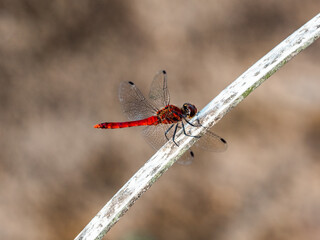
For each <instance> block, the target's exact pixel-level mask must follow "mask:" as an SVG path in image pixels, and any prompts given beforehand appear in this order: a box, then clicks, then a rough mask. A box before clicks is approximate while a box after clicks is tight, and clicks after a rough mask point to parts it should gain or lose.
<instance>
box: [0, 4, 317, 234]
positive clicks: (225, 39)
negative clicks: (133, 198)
mask: <svg viewBox="0 0 320 240" xmlns="http://www.w3.org/2000/svg"><path fill="white" fill-rule="evenodd" d="M319 9H320V4H319V3H316V1H313V0H306V1H303V3H302V1H300V0H293V1H288V0H284V1H264V2H262V1H261V2H257V1H253V0H246V1H241V2H240V1H234V0H227V1H223V2H221V1H219V2H218V1H216V2H214V1H211V2H207V1H198V2H196V1H194V2H192V1H143V2H142V1H130V2H129V1H126V2H124V1H116V0H114V1H106V0H105V1H102V0H80V1H62V0H58V1H43V0H31V1H30V0H29V1H26V0H20V1H18V0H2V1H0V83H1V88H0V107H1V115H0V123H1V128H0V136H1V137H0V239H10V240H11V239H12V240H15V239H24V240H29V239H30V240H31V239H32V240H34V239H48V240H51V239H52V240H53V239H72V238H74V237H75V236H76V235H77V234H78V233H79V232H80V231H81V230H82V228H83V227H84V226H85V225H86V224H87V223H88V221H89V220H90V219H91V218H92V217H93V216H94V215H95V214H96V213H97V212H98V211H99V210H100V208H101V207H102V206H103V205H104V203H105V202H106V201H108V200H109V199H110V198H111V197H112V195H113V194H114V193H115V192H116V191H117V190H118V189H119V188H120V187H121V186H122V185H123V184H124V183H125V182H126V180H127V179H129V178H130V177H131V176H132V174H133V173H134V172H135V171H137V170H138V169H139V167H140V166H141V165H142V164H143V163H144V161H146V160H147V159H148V158H149V156H151V155H152V153H153V150H152V149H151V148H150V147H149V146H148V144H146V143H145V142H144V140H143V139H142V137H141V136H140V134H139V129H123V130H114V131H102V130H100V131H99V130H96V129H94V128H93V127H92V126H93V125H94V124H96V123H99V122H102V121H107V120H110V121H116V120H125V117H124V116H123V115H122V113H121V108H120V104H119V102H118V99H117V87H118V85H119V83H120V82H121V81H123V80H130V81H133V82H135V83H136V84H137V85H138V86H140V88H141V90H143V91H145V92H146V91H147V90H148V88H149V85H150V83H151V79H152V77H153V75H154V74H155V72H156V71H158V70H159V69H166V70H167V72H168V75H169V87H170V91H171V92H170V93H171V96H172V97H171V100H172V103H175V104H177V105H180V104H182V103H183V102H185V101H189V102H192V103H194V104H196V105H197V106H199V108H201V107H202V106H204V105H205V104H206V103H208V102H209V101H210V100H211V99H212V98H213V97H214V96H215V95H217V94H218V93H219V92H220V91H221V90H222V89H223V88H224V87H226V86H227V85H228V84H229V83H230V82H232V81H233V80H234V79H235V78H236V77H237V76H239V75H240V74H241V73H242V72H243V71H244V70H246V69H247V68H248V67H250V65H251V64H252V63H254V62H255V61H256V60H258V59H259V58H260V57H262V56H263V55H264V54H265V53H266V52H267V51H269V50H270V49H271V48H273V47H274V46H275V45H276V44H278V43H279V42H280V41H282V40H283V39H284V38H285V37H287V36H288V35H290V34H291V33H292V32H293V31H294V30H295V29H297V28H298V27H300V26H301V25H303V24H304V23H305V22H306V21H308V20H309V19H311V18H312V17H313V16H314V15H316V14H317V13H318V10H319ZM319 59H320V45H319V42H316V43H315V44H313V45H312V46H311V47H309V48H308V49H307V50H306V51H304V52H302V53H301V54H300V55H298V56H297V57H296V58H295V59H294V60H293V61H291V62H290V63H289V64H287V65H286V66H285V67H284V68H283V69H282V70H281V71H280V72H278V73H276V74H275V75H274V76H272V78H270V79H269V80H268V81H267V82H266V83H264V84H263V85H262V86H261V87H260V88H259V89H257V90H256V91H255V92H254V93H253V94H252V95H250V96H249V97H248V98H247V99H246V100H245V101H244V102H243V103H242V104H240V105H239V106H237V108H235V109H234V110H233V111H232V112H230V113H229V114H228V115H227V116H226V117H225V118H224V119H223V120H222V121H220V122H219V124H218V125H217V126H216V128H215V129H214V130H215V131H216V132H218V133H219V134H220V135H222V136H223V137H225V138H226V139H227V140H228V142H229V149H228V151H227V152H225V153H219V154H211V153H201V155H199V156H198V158H197V160H196V161H195V162H194V164H192V165H190V166H188V167H182V166H178V165H177V166H174V167H173V168H172V169H170V170H169V171H168V172H167V173H166V174H165V175H164V176H163V177H162V178H161V179H160V181H158V182H157V183H156V184H155V185H154V186H153V187H152V188H151V189H150V190H149V191H148V192H147V193H146V194H145V195H144V196H143V197H142V198H141V199H140V200H139V201H138V202H137V203H136V204H135V206H134V207H133V208H132V209H130V211H129V212H128V213H127V214H126V216H125V217H123V218H122V219H121V220H120V222H119V223H117V224H116V225H115V226H114V228H113V229H112V230H111V231H110V232H109V234H108V235H107V237H105V239H116V240H133V239H143V240H149V239H150V240H151V239H154V240H162V239H175V240H180V239H181V240H182V239H183V240H188V239H190V240H191V239H192V240H193V239H199V240H202V239H203V240H207V239H215V240H229V239H237V240H251V239H252V240H253V239H254V240H267V239H276V240H289V239H290V240H297V239H309V240H316V239H319V236H320V204H319V199H320V161H319V159H320V110H319V104H320V95H319V90H320V83H319V76H320V68H319V64H320V61H319Z"/></svg>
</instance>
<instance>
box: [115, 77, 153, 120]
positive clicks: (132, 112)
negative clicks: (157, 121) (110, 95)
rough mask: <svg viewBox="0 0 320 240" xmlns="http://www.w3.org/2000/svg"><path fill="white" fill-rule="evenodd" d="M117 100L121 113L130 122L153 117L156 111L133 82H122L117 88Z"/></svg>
mask: <svg viewBox="0 0 320 240" xmlns="http://www.w3.org/2000/svg"><path fill="white" fill-rule="evenodd" d="M119 100H120V103H121V105H122V108H123V112H124V113H125V114H126V115H127V117H128V119H129V120H131V121H134V120H140V119H144V118H147V117H150V116H153V115H155V114H156V113H157V111H158V109H157V108H156V107H155V106H154V105H152V104H151V103H150V102H149V101H148V100H147V99H146V98H145V97H144V96H143V94H142V93H141V92H140V90H139V89H138V88H137V86H136V85H135V84H134V83H133V82H122V83H121V84H120V87H119Z"/></svg>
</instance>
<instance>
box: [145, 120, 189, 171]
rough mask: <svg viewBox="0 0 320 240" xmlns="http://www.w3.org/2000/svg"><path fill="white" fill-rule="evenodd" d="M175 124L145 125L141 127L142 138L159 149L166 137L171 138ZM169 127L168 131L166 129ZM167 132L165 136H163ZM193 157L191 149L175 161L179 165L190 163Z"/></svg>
mask: <svg viewBox="0 0 320 240" xmlns="http://www.w3.org/2000/svg"><path fill="white" fill-rule="evenodd" d="M174 128H175V124H165V125H164V124H159V125H155V126H153V125H151V126H147V127H145V128H144V129H143V131H142V135H143V137H144V139H145V140H146V141H147V142H148V143H149V144H150V145H151V146H152V147H153V148H154V149H155V150H158V149H160V148H161V147H162V146H163V145H164V144H165V143H166V142H167V141H168V139H169V140H170V139H172V137H173V134H174ZM168 129H169V131H168ZM165 133H167V137H168V139H167V138H166V136H165ZM193 159H194V153H193V151H192V150H190V149H189V150H188V151H186V152H185V153H184V154H183V155H182V156H181V158H180V159H179V160H178V161H177V163H179V164H181V165H189V164H190V163H192V161H193Z"/></svg>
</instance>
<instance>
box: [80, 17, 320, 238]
mask: <svg viewBox="0 0 320 240" xmlns="http://www.w3.org/2000/svg"><path fill="white" fill-rule="evenodd" d="M319 36H320V14H318V15H317V16H315V17H314V18H313V19H311V20H310V21H309V22H307V23H306V24H305V25H304V26H302V27H301V28H299V29H298V30H297V31H295V32H294V33H293V34H291V35H290V36H289V37H288V38H287V39H285V40H284V41H283V42H281V43H280V44H279V45H278V46H276V47H275V48H274V49H272V50H271V51H270V52H269V53H268V54H267V55H265V56H264V57H263V58H261V59H260V60H259V61H258V62H257V63H255V64H254V65H253V66H252V67H250V68H249V69H248V70H247V71H246V72H244V73H243V74H242V75H241V76H240V77H239V78H238V79H236V80H235V81H234V82H233V83H231V84H230V85H229V86H228V87H227V88H225V89H224V90H223V91H222V92H221V93H220V94H219V95H218V96H217V97H216V98H214V99H213V100H212V101H211V102H210V103H209V104H208V105H207V106H206V107H205V108H204V109H202V110H201V112H199V114H198V115H197V117H198V118H199V119H201V123H202V124H203V125H204V126H207V127H212V126H213V125H214V124H216V123H217V122H218V121H219V120H220V119H221V118H222V117H223V116H224V115H225V114H227V113H228V112H229V111H230V110H231V109H232V108H233V107H235V106H236V105H237V104H238V103H240V102H241V101H242V100H243V99H244V98H246V97H247V96H248V95H249V94H250V93H251V92H252V91H253V90H254V89H256V88H257V87H258V86H259V85H260V84H261V83H262V82H264V81H265V80H266V79H268V78H269V77H270V76H271V75H272V74H273V73H275V72H276V71H277V70H278V69H280V68H281V67H282V66H283V65H284V64H285V63H287V62H288V61H289V60H290V59H291V58H292V57H294V56H295V55H297V54H298V53H299V52H301V51H302V50H303V49H305V48H306V47H308V46H309V45H310V44H312V43H313V42H314V41H315V40H316V39H317V38H319ZM206 130H207V129H206V128H202V127H199V128H197V130H196V131H194V132H193V134H199V135H203V134H205V132H206ZM197 139H198V138H192V137H187V136H185V135H184V134H180V135H179V137H178V138H177V142H178V143H179V147H177V146H176V145H175V144H174V143H173V142H172V141H169V142H167V143H166V144H165V145H164V146H163V147H162V148H161V149H160V150H159V151H158V152H156V154H155V155H153V157H152V158H151V159H149V160H148V161H147V162H146V163H145V164H144V166H143V167H141V168H140V169H139V171H138V172H137V173H136V174H135V175H134V176H133V177H132V178H131V179H130V180H129V181H128V182H127V183H126V184H125V185H124V186H123V187H122V188H121V189H120V190H119V191H118V192H117V193H116V194H115V195H114V196H113V197H112V198H111V200H110V201H109V202H108V203H107V204H106V205H105V206H104V207H103V208H102V209H101V210H100V212H99V213H98V214H97V215H96V216H95V217H94V218H93V219H92V220H91V221H90V222H89V224H88V225H87V226H86V227H85V228H84V229H83V230H82V231H81V232H80V234H79V235H78V236H77V237H76V238H75V239H77V240H79V239H86V240H90V239H102V238H103V236H104V235H105V234H106V233H107V232H108V231H109V230H110V229H111V227H112V226H113V225H114V224H115V223H116V222H117V221H118V220H119V219H120V217H121V216H123V215H124V213H125V212H126V211H128V209H129V208H130V207H131V206H132V205H133V204H134V203H135V201H136V200H137V199H138V198H139V197H140V196H141V195H142V194H143V193H144V192H145V191H147V190H148V189H149V188H150V187H151V185H152V184H153V183H154V182H155V181H157V180H158V178H160V176H161V175H162V174H163V173H164V172H165V171H167V170H168V169H169V168H170V167H171V166H172V165H173V164H174V162H175V161H177V159H178V158H179V157H180V156H181V155H182V154H183V153H184V152H185V151H186V150H187V149H188V148H190V147H191V146H192V145H193V144H194V142H195V141H196V140H197Z"/></svg>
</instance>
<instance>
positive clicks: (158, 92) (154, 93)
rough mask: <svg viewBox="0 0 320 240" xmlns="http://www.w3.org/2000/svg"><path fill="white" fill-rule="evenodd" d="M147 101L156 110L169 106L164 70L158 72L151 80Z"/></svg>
mask: <svg viewBox="0 0 320 240" xmlns="http://www.w3.org/2000/svg"><path fill="white" fill-rule="evenodd" d="M149 101H150V102H151V103H152V104H153V105H154V106H156V107H157V108H158V109H161V108H163V107H165V106H167V105H169V103H170V95H169V90H168V84H167V73H166V71H165V70H161V71H159V72H158V73H157V74H156V75H155V77H154V78H153V81H152V84H151V88H150V92H149Z"/></svg>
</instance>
